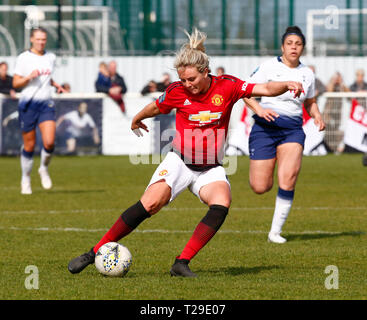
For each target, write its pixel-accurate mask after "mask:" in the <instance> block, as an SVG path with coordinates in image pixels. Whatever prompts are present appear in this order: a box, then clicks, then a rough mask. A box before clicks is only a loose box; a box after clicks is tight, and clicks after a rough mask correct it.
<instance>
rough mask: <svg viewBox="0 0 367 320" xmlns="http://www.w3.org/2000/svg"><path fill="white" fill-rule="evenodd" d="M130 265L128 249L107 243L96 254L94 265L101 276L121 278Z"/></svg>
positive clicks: (117, 244)
mask: <svg viewBox="0 0 367 320" xmlns="http://www.w3.org/2000/svg"><path fill="white" fill-rule="evenodd" d="M131 264H132V256H131V253H130V251H129V249H128V248H126V247H125V246H123V245H122V244H120V243H117V242H108V243H106V244H104V245H103V246H102V247H100V248H99V249H98V251H97V253H96V259H95V265H96V268H97V270H98V271H99V272H100V273H102V274H103V275H106V276H110V277H123V276H125V275H126V274H127V272H128V271H129V269H130V266H131Z"/></svg>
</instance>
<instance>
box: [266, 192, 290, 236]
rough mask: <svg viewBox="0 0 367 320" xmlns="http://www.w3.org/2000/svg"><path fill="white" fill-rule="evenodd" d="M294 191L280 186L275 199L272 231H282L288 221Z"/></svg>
mask: <svg viewBox="0 0 367 320" xmlns="http://www.w3.org/2000/svg"><path fill="white" fill-rule="evenodd" d="M293 198H294V191H285V190H282V189H280V188H279V190H278V194H277V197H276V200H275V210H274V215H273V221H272V224H271V229H270V232H271V233H278V234H279V233H281V232H282V228H283V225H284V223H285V222H286V220H287V218H288V215H289V212H290V211H291V208H292V203H293Z"/></svg>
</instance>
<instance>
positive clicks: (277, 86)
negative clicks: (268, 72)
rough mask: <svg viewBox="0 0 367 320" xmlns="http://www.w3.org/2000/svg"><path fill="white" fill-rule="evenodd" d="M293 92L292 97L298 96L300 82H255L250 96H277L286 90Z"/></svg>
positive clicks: (300, 89)
mask: <svg viewBox="0 0 367 320" xmlns="http://www.w3.org/2000/svg"><path fill="white" fill-rule="evenodd" d="M288 90H289V91H292V92H294V97H295V98H296V97H299V96H300V95H301V93H302V92H303V87H302V83H300V82H296V81H269V82H267V83H257V84H256V85H255V86H254V88H253V90H252V96H253V97H254V96H255V97H258V96H267V97H275V96H279V95H281V94H283V93H285V92H287V91H288Z"/></svg>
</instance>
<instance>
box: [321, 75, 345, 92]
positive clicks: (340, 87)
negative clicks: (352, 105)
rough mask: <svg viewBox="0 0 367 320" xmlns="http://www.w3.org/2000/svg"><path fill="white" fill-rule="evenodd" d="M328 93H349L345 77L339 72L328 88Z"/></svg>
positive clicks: (333, 77)
mask: <svg viewBox="0 0 367 320" xmlns="http://www.w3.org/2000/svg"><path fill="white" fill-rule="evenodd" d="M326 89H327V91H328V92H348V91H350V90H349V88H348V87H347V86H346V85H345V83H344V80H343V76H342V75H341V73H340V72H339V71H337V72H336V73H335V74H334V75H333V76H332V77H331V79H330V81H329V83H328V85H327V86H326Z"/></svg>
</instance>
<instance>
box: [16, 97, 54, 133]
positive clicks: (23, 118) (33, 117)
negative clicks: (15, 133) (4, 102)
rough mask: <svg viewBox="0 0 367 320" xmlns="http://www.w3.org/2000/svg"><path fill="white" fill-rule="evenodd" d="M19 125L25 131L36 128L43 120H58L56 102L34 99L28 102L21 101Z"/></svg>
mask: <svg viewBox="0 0 367 320" xmlns="http://www.w3.org/2000/svg"><path fill="white" fill-rule="evenodd" d="M18 111H19V125H20V128H21V130H22V131H23V132H29V131H32V130H34V129H35V128H36V127H37V126H38V125H39V124H40V123H41V122H43V121H47V120H52V121H55V120H56V114H55V107H54V102H53V101H52V100H47V101H32V102H30V103H28V104H26V103H25V102H21V103H20V104H19V108H18Z"/></svg>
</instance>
